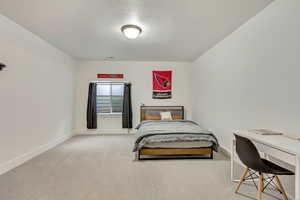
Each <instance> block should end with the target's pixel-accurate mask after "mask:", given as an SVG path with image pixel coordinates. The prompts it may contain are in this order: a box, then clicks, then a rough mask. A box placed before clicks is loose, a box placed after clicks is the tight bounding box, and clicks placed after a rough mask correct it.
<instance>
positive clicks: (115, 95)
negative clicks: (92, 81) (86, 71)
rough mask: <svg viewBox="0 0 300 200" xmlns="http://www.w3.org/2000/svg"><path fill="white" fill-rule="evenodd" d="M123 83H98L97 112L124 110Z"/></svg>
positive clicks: (108, 112)
mask: <svg viewBox="0 0 300 200" xmlns="http://www.w3.org/2000/svg"><path fill="white" fill-rule="evenodd" d="M123 88H124V84H123V83H113V82H111V83H98V84H97V113H98V114H120V113H122V111H123Z"/></svg>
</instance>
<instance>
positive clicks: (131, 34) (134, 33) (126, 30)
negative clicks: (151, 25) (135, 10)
mask: <svg viewBox="0 0 300 200" xmlns="http://www.w3.org/2000/svg"><path fill="white" fill-rule="evenodd" d="M121 31H122V32H123V34H124V35H125V37H127V38H128V39H136V38H137V37H139V35H140V34H141V33H142V29H141V28H140V27H138V26H136V25H132V24H127V25H124V26H122V27H121Z"/></svg>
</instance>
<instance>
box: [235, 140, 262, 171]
mask: <svg viewBox="0 0 300 200" xmlns="http://www.w3.org/2000/svg"><path fill="white" fill-rule="evenodd" d="M235 138H236V152H237V154H238V156H239V158H240V160H241V161H242V163H243V164H244V165H246V166H247V167H249V168H251V169H254V170H255V169H257V168H258V167H259V166H260V165H261V163H262V161H261V158H260V155H259V152H258V150H257V148H256V147H255V145H254V144H253V143H252V142H251V140H249V139H248V138H245V137H241V136H239V135H235Z"/></svg>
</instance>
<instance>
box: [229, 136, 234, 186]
mask: <svg viewBox="0 0 300 200" xmlns="http://www.w3.org/2000/svg"><path fill="white" fill-rule="evenodd" d="M234 157H235V140H234V138H232V143H231V157H230V161H231V168H230V169H231V181H232V182H234V181H235V179H234Z"/></svg>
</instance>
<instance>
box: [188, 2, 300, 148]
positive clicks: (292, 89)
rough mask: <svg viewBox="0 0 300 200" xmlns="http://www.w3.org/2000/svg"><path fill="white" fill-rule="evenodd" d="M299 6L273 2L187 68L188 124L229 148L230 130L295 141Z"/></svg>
mask: <svg viewBox="0 0 300 200" xmlns="http://www.w3.org/2000/svg"><path fill="white" fill-rule="evenodd" d="M299 8H300V1H298V0H289V1H286V0H277V1H274V3H272V4H271V5H270V6H268V7H267V8H266V9H265V10H264V11H262V12H261V13H259V14H258V15H257V16H256V17H254V18H252V19H251V20H250V21H249V22H248V23H246V24H244V25H243V26H242V27H240V28H239V29H238V30H236V31H235V32H234V33H233V34H231V35H230V36H229V37H227V38H226V39H225V40H223V41H222V42H220V43H219V44H217V45H216V46H215V47H214V48H212V49H211V50H209V51H208V52H207V53H205V54H204V55H202V56H201V57H200V58H199V59H198V60H197V61H195V62H194V64H193V67H192V74H193V86H194V91H195V92H196V95H195V99H194V102H193V106H194V109H193V119H194V120H196V121H198V122H200V123H201V124H202V125H203V126H204V127H207V128H208V127H209V128H212V129H213V130H214V131H215V133H216V135H217V137H218V138H219V139H220V143H221V145H223V146H225V147H227V148H229V146H230V138H231V134H232V130H235V129H248V128H269V129H274V130H280V131H284V132H287V133H289V134H290V135H295V136H296V135H298V136H300V126H299V116H300V105H299V102H300V92H299V86H300V78H299V74H300V56H299V53H300V40H299V36H300V20H299V19H300V12H299Z"/></svg>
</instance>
